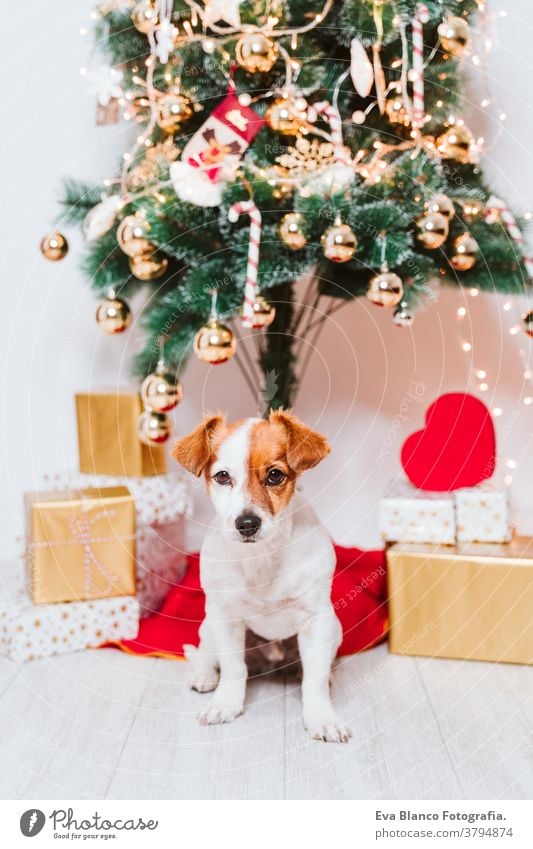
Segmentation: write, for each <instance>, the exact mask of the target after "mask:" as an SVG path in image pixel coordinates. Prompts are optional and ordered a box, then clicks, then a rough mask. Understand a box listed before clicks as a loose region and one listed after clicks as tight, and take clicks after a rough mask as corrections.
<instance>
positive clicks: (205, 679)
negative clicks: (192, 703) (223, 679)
mask: <svg viewBox="0 0 533 849" xmlns="http://www.w3.org/2000/svg"><path fill="white" fill-rule="evenodd" d="M218 677H219V676H218V672H217V671H216V670H215V669H214V670H212V671H211V672H201V673H200V674H198V675H196V677H195V678H194V679H193V681H192V683H191V690H196V692H197V693H211V692H212V691H213V690H216V688H217V685H218Z"/></svg>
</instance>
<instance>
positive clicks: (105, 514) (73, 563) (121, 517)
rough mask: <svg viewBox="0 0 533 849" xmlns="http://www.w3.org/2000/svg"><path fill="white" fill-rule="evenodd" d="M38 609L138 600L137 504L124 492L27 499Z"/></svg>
mask: <svg viewBox="0 0 533 849" xmlns="http://www.w3.org/2000/svg"><path fill="white" fill-rule="evenodd" d="M25 504H26V545H27V550H26V553H27V566H28V587H29V591H30V595H31V598H32V601H33V602H34V604H45V603H49V602H59V601H77V600H79V599H96V598H105V597H106V596H125V595H134V594H135V504H134V501H133V497H132V496H131V494H130V492H129V491H128V489H126V487H123V486H122V487H120V486H119V487H107V488H105V489H100V490H98V489H91V488H85V489H81V490H78V491H72V490H70V491H63V492H62V491H55V492H44V493H28V494H26V496H25Z"/></svg>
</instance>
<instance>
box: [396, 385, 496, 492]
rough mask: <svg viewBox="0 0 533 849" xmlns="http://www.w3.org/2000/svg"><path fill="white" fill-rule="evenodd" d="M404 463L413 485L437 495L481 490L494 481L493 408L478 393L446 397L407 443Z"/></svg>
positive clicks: (436, 403)
mask: <svg viewBox="0 0 533 849" xmlns="http://www.w3.org/2000/svg"><path fill="white" fill-rule="evenodd" d="M401 461H402V466H403V468H404V471H405V473H406V475H407V477H408V478H409V480H410V481H411V483H413V484H414V485H415V486H416V487H418V488H419V489H425V490H431V491H433V492H450V491H451V490H453V489H461V487H465V486H476V484H478V483H481V481H483V480H486V479H487V478H490V476H491V475H492V474H493V472H494V467H495V465H496V436H495V433H494V425H493V423H492V419H491V416H490V412H489V410H488V409H487V407H486V406H485V404H483V402H482V401H480V400H479V399H478V398H474V396H473V395H468V394H466V393H461V392H450V393H449V394H446V395H441V396H440V398H437V400H436V401H433V403H432V404H431V405H430V407H429V408H428V411H427V413H426V426H425V427H424V428H423V429H422V430H418V431H417V432H416V433H413V434H412V435H411V436H409V437H407V439H406V440H405V442H404V444H403V446H402V453H401Z"/></svg>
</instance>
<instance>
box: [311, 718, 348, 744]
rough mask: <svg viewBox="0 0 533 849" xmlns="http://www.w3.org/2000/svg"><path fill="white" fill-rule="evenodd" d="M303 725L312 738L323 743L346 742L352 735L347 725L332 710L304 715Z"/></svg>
mask: <svg viewBox="0 0 533 849" xmlns="http://www.w3.org/2000/svg"><path fill="white" fill-rule="evenodd" d="M304 725H305V728H306V730H307V733H308V734H309V736H310V737H311V738H312V739H313V740H322V741H323V742H324V743H347V742H348V740H349V739H350V737H351V736H352V732H351V730H350V728H349V726H348V725H346V723H344V722H342V721H341V720H340V719H339V718H338V716H337V714H336V713H335V712H334V711H327V712H325V713H322V714H312V715H311V716H308V717H304Z"/></svg>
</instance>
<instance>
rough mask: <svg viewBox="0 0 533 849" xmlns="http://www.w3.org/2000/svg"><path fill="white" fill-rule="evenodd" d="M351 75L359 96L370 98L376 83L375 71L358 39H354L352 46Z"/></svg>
mask: <svg viewBox="0 0 533 849" xmlns="http://www.w3.org/2000/svg"><path fill="white" fill-rule="evenodd" d="M350 74H351V77H352V82H353V84H354V88H355V90H356V92H357V94H359V95H360V96H361V97H368V95H369V94H370V89H371V88H372V83H373V82H374V71H373V70H372V63H371V61H370V59H369V58H368V56H367V52H366V50H365V48H364V47H363V45H362V44H361V42H360V41H359V39H358V38H352V43H351V45H350Z"/></svg>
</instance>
